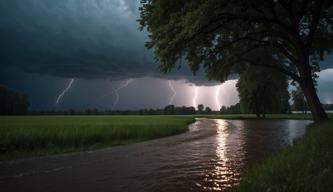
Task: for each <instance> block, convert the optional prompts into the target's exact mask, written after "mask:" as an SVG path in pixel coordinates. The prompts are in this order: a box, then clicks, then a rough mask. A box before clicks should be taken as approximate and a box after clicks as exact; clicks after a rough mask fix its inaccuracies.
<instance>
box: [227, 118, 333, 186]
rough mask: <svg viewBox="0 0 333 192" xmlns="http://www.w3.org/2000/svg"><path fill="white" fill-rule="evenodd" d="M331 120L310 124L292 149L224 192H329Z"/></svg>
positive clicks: (332, 178) (332, 149)
mask: <svg viewBox="0 0 333 192" xmlns="http://www.w3.org/2000/svg"><path fill="white" fill-rule="evenodd" d="M332 185H333V121H332V120H331V121H329V122H325V123H321V124H317V125H313V126H312V127H311V128H310V129H309V131H308V132H307V133H306V135H305V137H304V138H302V139H300V140H299V141H298V142H297V143H296V144H295V145H294V146H290V147H288V148H287V149H285V150H282V151H281V152H279V153H277V154H276V155H273V156H272V157H271V158H269V159H267V160H265V161H264V162H262V163H261V164H258V165H255V166H253V167H252V168H250V169H249V170H247V171H246V172H245V174H244V176H243V178H242V182H241V184H240V185H239V186H237V187H234V188H231V189H230V190H228V191H233V192H236V191H237V192H243V191H244V192H245V191H246V192H248V191H270V192H289V191H293V192H305V191H332Z"/></svg>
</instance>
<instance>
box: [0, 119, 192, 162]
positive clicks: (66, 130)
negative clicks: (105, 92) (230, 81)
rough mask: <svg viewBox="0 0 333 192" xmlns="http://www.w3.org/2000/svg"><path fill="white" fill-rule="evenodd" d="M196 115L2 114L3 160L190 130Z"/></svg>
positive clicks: (0, 146) (0, 140)
mask: <svg viewBox="0 0 333 192" xmlns="http://www.w3.org/2000/svg"><path fill="white" fill-rule="evenodd" d="M191 121H193V116H24V117H0V160H1V159H2V160H3V159H13V158H20V157H29V156H39V155H47V154H55V153H64V152H71V151H80V150H89V149H96V148H101V147H107V146H113V145H119V144H127V143H132V142H138V141H143V140H148V139H154V138H159V137H164V136H169V135H173V134H177V133H181V132H185V131H186V130H187V124H188V123H190V122H191Z"/></svg>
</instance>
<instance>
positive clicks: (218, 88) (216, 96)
mask: <svg viewBox="0 0 333 192" xmlns="http://www.w3.org/2000/svg"><path fill="white" fill-rule="evenodd" d="M220 90H221V85H218V86H217V87H216V92H215V103H216V106H217V110H220V109H221V103H220Z"/></svg>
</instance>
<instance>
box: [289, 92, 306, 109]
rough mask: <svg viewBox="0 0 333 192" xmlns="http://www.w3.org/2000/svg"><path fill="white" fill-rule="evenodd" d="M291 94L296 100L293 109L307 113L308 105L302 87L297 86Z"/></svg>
mask: <svg viewBox="0 0 333 192" xmlns="http://www.w3.org/2000/svg"><path fill="white" fill-rule="evenodd" d="M291 95H292V99H293V102H294V103H293V110H295V111H302V112H303V113H306V111H307V108H308V107H307V103H306V100H305V98H304V94H303V92H302V90H301V88H300V87H298V86H297V87H296V90H294V91H292V93H291Z"/></svg>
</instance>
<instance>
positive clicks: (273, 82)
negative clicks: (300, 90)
mask: <svg viewBox="0 0 333 192" xmlns="http://www.w3.org/2000/svg"><path fill="white" fill-rule="evenodd" d="M236 86H237V90H238V93H239V98H240V106H241V111H242V113H255V114H256V115H257V117H260V115H262V116H263V117H265V114H267V113H286V112H288V111H289V92H288V79H287V78H286V76H285V75H284V74H282V73H280V72H277V71H274V70H272V69H267V68H254V67H248V69H246V70H245V71H243V72H242V73H241V74H240V78H239V80H238V82H237V85H236Z"/></svg>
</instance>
